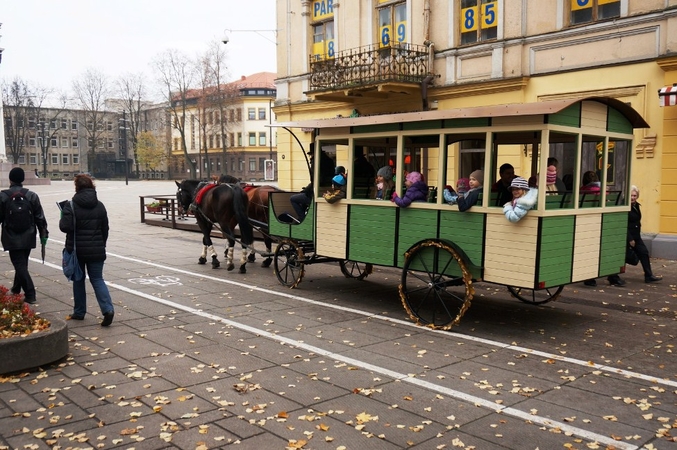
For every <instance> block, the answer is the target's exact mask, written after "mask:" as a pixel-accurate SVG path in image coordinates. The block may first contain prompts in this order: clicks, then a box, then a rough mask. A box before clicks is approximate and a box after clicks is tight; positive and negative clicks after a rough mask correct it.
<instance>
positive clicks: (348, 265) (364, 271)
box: [339, 259, 374, 280]
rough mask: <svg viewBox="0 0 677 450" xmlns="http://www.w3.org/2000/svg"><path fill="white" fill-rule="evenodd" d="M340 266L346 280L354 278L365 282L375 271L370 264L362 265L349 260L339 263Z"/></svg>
mask: <svg viewBox="0 0 677 450" xmlns="http://www.w3.org/2000/svg"><path fill="white" fill-rule="evenodd" d="M339 265H340V266H341V273H343V275H345V277H346V278H354V279H356V280H364V279H365V278H367V277H368V276H369V275H370V274H371V272H372V271H373V270H374V266H372V265H371V264H369V263H361V262H357V261H351V260H349V259H346V260H345V261H339Z"/></svg>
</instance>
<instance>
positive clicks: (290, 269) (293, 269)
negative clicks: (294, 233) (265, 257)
mask: <svg viewBox="0 0 677 450" xmlns="http://www.w3.org/2000/svg"><path fill="white" fill-rule="evenodd" d="M304 259H305V256H304V255H303V250H302V249H301V247H299V246H298V245H296V243H295V242H292V241H289V240H286V239H285V240H283V241H282V242H280V243H279V244H278V245H277V248H276V249H275V254H274V268H275V276H276V277H277V280H278V281H279V282H280V283H281V284H282V285H284V286H288V287H290V288H295V287H296V286H298V284H299V283H300V282H301V280H302V279H303V273H304V269H303V260H304Z"/></svg>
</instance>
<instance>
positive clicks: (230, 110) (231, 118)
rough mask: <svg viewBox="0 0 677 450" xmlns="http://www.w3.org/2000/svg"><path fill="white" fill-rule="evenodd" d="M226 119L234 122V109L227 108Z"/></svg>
mask: <svg viewBox="0 0 677 450" xmlns="http://www.w3.org/2000/svg"><path fill="white" fill-rule="evenodd" d="M228 120H230V121H231V122H235V110H233V109H229V110H228Z"/></svg>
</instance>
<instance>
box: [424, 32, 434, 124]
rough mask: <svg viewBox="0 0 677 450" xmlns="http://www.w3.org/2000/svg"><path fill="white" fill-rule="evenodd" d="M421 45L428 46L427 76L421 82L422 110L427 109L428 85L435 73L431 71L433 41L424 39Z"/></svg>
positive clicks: (428, 106) (428, 107)
mask: <svg viewBox="0 0 677 450" xmlns="http://www.w3.org/2000/svg"><path fill="white" fill-rule="evenodd" d="M423 45H425V46H427V47H428V76H426V77H425V78H424V79H423V81H422V82H421V99H422V100H423V111H428V110H429V109H430V105H429V104H428V85H429V84H431V82H432V81H433V79H434V78H435V75H434V73H433V61H434V60H435V43H434V42H432V41H430V40H428V39H426V40H425V42H423Z"/></svg>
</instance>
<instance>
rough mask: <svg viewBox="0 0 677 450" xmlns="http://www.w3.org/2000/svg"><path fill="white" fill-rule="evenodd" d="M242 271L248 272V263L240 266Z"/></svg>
mask: <svg viewBox="0 0 677 450" xmlns="http://www.w3.org/2000/svg"><path fill="white" fill-rule="evenodd" d="M240 273H247V264H242V265H241V266H240Z"/></svg>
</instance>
